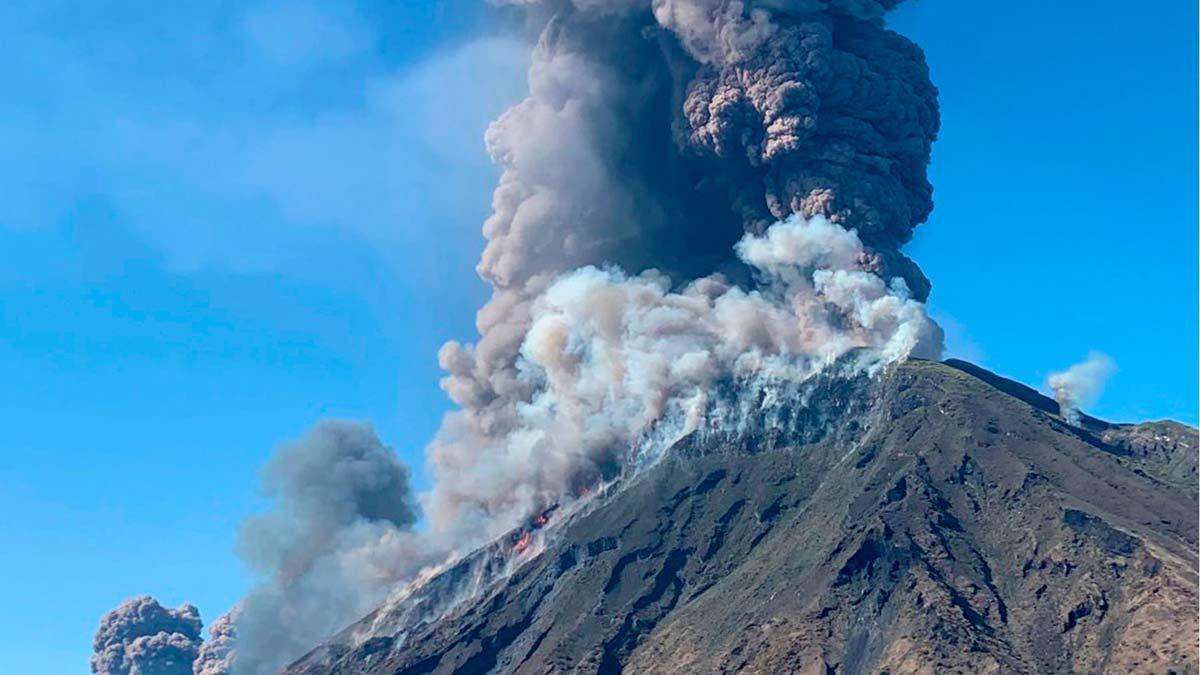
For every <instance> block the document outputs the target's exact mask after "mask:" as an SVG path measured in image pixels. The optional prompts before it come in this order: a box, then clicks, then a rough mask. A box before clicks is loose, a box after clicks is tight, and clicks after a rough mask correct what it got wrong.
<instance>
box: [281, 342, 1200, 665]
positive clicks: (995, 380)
mask: <svg viewBox="0 0 1200 675" xmlns="http://www.w3.org/2000/svg"><path fill="white" fill-rule="evenodd" d="M806 396H807V405H803V406H801V405H799V404H798V403H797V404H789V405H787V406H786V410H785V414H786V416H787V420H788V421H787V423H786V424H782V425H764V426H762V427H756V428H754V429H749V430H744V431H739V432H728V431H721V430H709V431H705V432H697V433H694V434H692V435H691V436H689V437H687V438H685V439H683V440H682V441H680V442H679V443H678V444H677V445H676V447H674V448H673V449H672V451H671V452H670V453H669V454H668V456H667V457H666V458H664V459H663V460H662V461H661V462H660V463H659V464H658V465H656V466H655V467H653V468H651V469H649V470H647V471H645V472H643V473H642V474H641V475H639V476H638V477H637V478H636V479H634V480H632V481H630V482H629V484H628V485H625V486H623V488H622V489H619V490H612V491H611V492H610V493H609V494H605V495H601V496H597V497H595V498H594V499H593V500H591V503H590V504H589V505H588V507H587V508H585V509H582V510H580V511H578V512H577V513H574V514H571V515H567V514H563V515H562V516H561V518H560V519H559V521H558V522H553V523H552V527H550V528H547V529H546V532H545V547H544V549H543V550H541V551H540V553H537V554H536V555H535V554H533V553H530V554H528V555H519V554H517V553H514V552H513V542H514V541H519V537H520V534H515V535H514V539H510V540H506V541H504V542H499V543H497V544H496V545H494V546H492V547H490V548H488V549H485V550H484V551H480V552H478V553H477V554H475V555H474V556H471V557H469V558H468V559H466V560H464V561H462V562H461V563H459V564H458V565H457V566H455V567H453V568H451V569H450V570H447V571H446V572H444V573H442V574H441V575H440V576H438V577H435V578H434V579H432V580H430V581H429V582H428V583H427V584H425V586H423V587H422V588H421V589H420V590H418V591H417V592H415V593H414V594H413V596H412V597H409V598H407V599H406V600H403V601H396V602H393V603H391V604H390V605H388V606H386V607H384V608H381V610H380V611H378V612H376V613H375V614H373V615H372V616H369V617H367V618H365V619H364V620H363V621H362V622H360V623H359V624H356V625H355V626H351V627H350V628H348V629H347V630H346V631H344V632H343V633H342V634H340V635H339V636H337V637H335V638H334V639H333V640H332V641H331V642H330V643H329V644H327V645H325V646H323V647H321V648H319V649H317V650H315V651H314V652H312V653H311V654H309V655H308V656H306V657H305V658H304V659H302V660H301V661H299V662H298V663H296V664H294V665H293V666H292V667H291V668H289V669H288V671H287V672H288V673H291V674H295V675H298V674H301V673H337V674H345V675H349V674H355V675H365V674H368V673H369V674H382V673H388V674H393V673H395V674H400V673H404V674H416V673H486V672H504V673H509V672H512V673H557V672H573V673H600V674H611V673H620V672H627V673H678V672H693V673H731V672H742V673H789V672H792V673H816V674H821V675H827V674H830V673H837V674H838V675H843V674H848V673H868V672H870V673H882V672H887V673H890V674H891V675H899V674H900V673H935V672H936V673H953V672H972V673H974V672H995V673H1064V672H1092V673H1132V672H1154V673H1165V672H1172V671H1173V672H1176V673H1196V672H1197V670H1198V668H1197V661H1196V634H1197V622H1196V616H1197V575H1196V565H1197V556H1196V547H1197V496H1196V487H1195V483H1196V447H1197V444H1196V431H1195V430H1194V429H1190V428H1188V427H1185V426H1183V425H1178V424H1175V423H1152V424H1144V425H1112V424H1108V423H1106V422H1102V421H1100V420H1096V419H1094V418H1087V417H1085V418H1084V420H1083V426H1082V428H1077V427H1071V426H1069V425H1067V424H1066V423H1065V422H1064V421H1063V420H1062V419H1061V418H1060V417H1059V416H1058V415H1057V412H1058V410H1057V406H1056V404H1054V402H1053V401H1052V400H1050V399H1047V398H1045V397H1044V396H1041V395H1040V394H1038V393H1037V392H1034V391H1033V390H1032V389H1029V388H1027V387H1024V386H1023V385H1020V384H1018V383H1015V382H1011V381H1008V380H1004V379H1003V378H999V377H998V376H995V375H993V374H991V373H988V372H987V371H984V370H982V369H979V368H977V367H975V366H971V365H970V364H965V363H962V362H955V361H951V362H947V363H945V364H939V363H934V362H928V361H910V362H908V363H905V364H902V365H900V366H897V367H895V368H893V369H892V370H890V371H889V372H887V373H884V374H882V375H881V376H878V377H876V378H874V379H869V378H866V377H858V378H855V379H851V380H846V379H837V378H824V379H821V380H820V381H818V382H816V383H815V384H813V386H812V389H811V390H809V391H807V392H806ZM763 429H767V430H763ZM557 516H558V514H551V516H550V517H551V518H552V519H553V518H556V517H557ZM504 569H512V572H511V574H507V575H506V574H500V573H498V572H499V571H500V570H504ZM492 578H499V579H501V580H500V581H496V582H493V583H491V584H488V583H486V580H487V579H492ZM479 579H483V580H485V583H484V584H483V590H482V591H480V592H479V593H475V594H472V595H470V596H469V597H470V598H471V599H470V600H468V601H467V602H461V603H456V601H455V598H457V597H462V594H463V593H464V592H465V591H464V589H468V588H471V587H472V584H473V583H475V582H476V581H477V580H479ZM447 608H449V609H448V611H447ZM442 613H444V616H441V617H440V618H438V617H439V615H441V614H442Z"/></svg>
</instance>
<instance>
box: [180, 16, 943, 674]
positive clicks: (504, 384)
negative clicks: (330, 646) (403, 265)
mask: <svg viewBox="0 0 1200 675" xmlns="http://www.w3.org/2000/svg"><path fill="white" fill-rule="evenodd" d="M500 3H501V4H505V5H509V6H510V8H513V7H515V11H518V12H521V13H523V14H524V16H525V17H526V19H527V21H526V25H527V26H528V27H529V29H530V30H531V31H532V32H533V34H534V35H536V46H535V48H534V53H533V58H532V62H531V66H530V70H529V74H528V84H529V95H528V98H526V99H525V100H524V101H522V102H520V103H519V104H517V105H516V106H514V107H513V108H511V109H510V110H508V111H507V112H506V113H505V114H504V115H503V116H502V117H501V118H500V119H499V120H497V121H496V122H495V123H494V124H493V125H492V126H491V128H490V129H489V130H488V132H487V134H486V139H485V140H486V144H487V148H488V150H489V152H490V153H491V155H492V157H493V158H494V160H495V161H496V162H497V163H498V164H499V165H500V167H501V169H502V173H501V178H500V184H499V186H498V187H497V188H496V190H495V193H494V195H493V212H492V214H491V215H490V217H488V219H487V220H486V222H485V223H484V227H483V229H484V235H485V237H486V239H487V245H486V247H485V249H484V251H483V254H482V257H481V259H480V262H479V265H478V272H479V274H480V275H481V276H482V277H483V278H484V280H486V281H487V282H488V283H489V284H491V286H492V296H491V299H490V300H489V301H488V302H487V304H486V305H485V306H484V307H483V308H482V309H481V310H480V311H479V314H478V316H477V327H478V329H479V333H480V335H479V339H478V340H477V341H476V342H475V343H474V344H471V345H464V344H460V343H457V342H451V343H448V344H446V345H445V346H444V347H443V348H442V350H441V351H440V353H439V354H438V358H439V362H440V363H441V365H442V366H443V368H444V369H445V370H446V372H447V375H446V377H445V378H444V379H443V382H442V385H443V388H444V389H445V391H446V392H447V394H448V395H449V397H450V398H451V399H452V400H453V401H454V402H455V403H456V404H458V406H459V409H458V410H456V411H454V412H452V413H451V414H449V415H447V417H446V419H445V420H444V422H443V425H442V427H441V429H440V431H439V433H438V434H437V436H436V438H435V439H434V440H433V441H432V442H431V444H430V446H429V447H428V449H427V461H428V464H429V468H430V472H431V475H432V478H433V487H432V488H431V490H430V491H429V492H428V493H426V494H424V495H421V496H420V497H419V502H420V503H421V505H422V506H423V507H424V512H425V515H426V516H427V517H428V527H427V529H425V530H423V531H421V532H419V533H418V532H414V531H413V530H412V529H411V527H412V525H413V523H414V521H415V520H416V518H417V511H416V507H415V506H414V500H413V498H412V496H411V495H410V493H409V484H408V474H407V472H406V471H405V470H404V468H403V467H402V466H400V465H399V464H398V463H397V462H396V460H395V457H394V456H393V455H392V453H391V452H390V451H389V450H387V449H386V448H385V447H384V446H383V445H382V444H381V443H380V442H379V441H378V439H376V438H375V436H374V434H373V433H372V432H371V431H370V429H369V428H367V427H365V426H362V425H352V424H346V423H326V424H323V425H319V426H318V427H317V428H316V429H315V430H314V431H313V432H312V434H311V435H310V436H309V437H308V438H306V439H305V440H303V441H301V442H300V443H297V444H294V445H291V446H287V447H285V448H283V449H282V450H281V451H280V453H279V455H278V456H277V457H276V459H275V460H273V461H272V463H271V465H270V466H269V467H268V469H267V473H266V478H265V484H266V488H267V492H268V494H269V495H270V496H271V497H272V498H273V499H275V500H276V502H277V506H276V509H275V510H274V511H272V512H271V513H269V514H267V515H266V516H263V517H260V518H256V519H253V520H252V521H251V522H250V523H248V524H247V526H246V528H245V530H244V532H243V533H242V538H241V551H242V553H243V555H244V557H245V558H246V560H247V561H248V562H249V563H250V564H251V566H252V567H253V568H254V569H255V570H257V571H258V572H260V573H261V574H263V575H264V577H265V578H266V579H267V580H266V581H265V582H264V583H263V584H262V585H261V586H259V587H258V588H256V589H255V590H254V591H252V592H251V593H250V594H249V596H248V597H247V598H245V599H244V601H243V602H242V604H241V607H240V613H239V614H238V615H237V616H236V617H235V618H234V619H232V624H231V625H226V624H222V627H221V631H220V632H219V633H218V632H217V631H216V629H215V628H214V638H213V640H212V643H210V645H209V646H208V647H206V648H205V650H204V658H203V659H202V660H201V661H199V662H197V664H196V668H197V671H196V672H197V673H202V674H203V675H216V674H217V673H222V672H226V671H228V672H230V673H232V674H233V675H260V674H261V673H269V672H273V669H274V668H275V667H277V666H279V665H282V664H283V663H285V662H286V661H287V660H289V659H290V658H292V657H295V656H299V655H300V654H302V653H303V652H305V651H306V650H307V649H309V648H311V647H312V646H314V645H315V644H316V643H317V642H319V641H320V640H321V639H322V638H324V637H326V636H327V635H329V633H330V632H332V631H333V630H335V629H337V628H339V627H340V626H341V625H343V624H344V623H345V622H347V621H349V620H350V619H353V618H355V617H356V616H357V615H359V614H361V613H363V612H364V611H366V610H367V609H368V608H370V607H371V606H372V605H373V604H374V603H376V602H378V600H379V599H380V598H381V596H382V595H383V594H385V593H387V592H388V590H389V589H390V588H394V587H396V586H397V585H398V584H401V583H402V582H404V581H405V580H408V579H412V578H413V576H414V575H416V574H417V573H418V572H419V571H421V570H422V569H423V568H426V570H427V566H428V565H431V564H435V563H439V562H442V561H444V560H445V559H446V558H447V557H453V556H454V555H457V554H462V553H465V552H467V551H469V550H470V549H471V548H473V547H475V546H479V545H481V544H483V543H485V542H487V541H489V540H491V539H493V538H495V537H497V536H498V535H500V534H502V533H504V532H506V531H508V530H509V529H510V528H512V527H514V526H516V525H518V524H519V523H521V522H523V521H524V520H526V519H528V518H529V517H530V516H531V515H532V514H535V513H536V514H540V513H542V512H543V511H542V510H543V509H546V508H547V507H549V506H551V505H553V504H555V503H558V502H561V501H563V500H565V499H570V498H571V497H572V495H576V494H580V493H583V492H585V491H586V489H587V488H589V487H591V486H594V485H595V484H596V483H598V482H600V481H607V480H609V479H613V478H616V477H619V476H621V475H624V474H627V473H629V472H631V471H632V469H631V467H635V466H643V465H644V464H645V463H646V461H644V460H647V459H649V460H651V461H652V459H653V457H654V456H655V455H656V453H661V452H662V451H663V450H664V449H665V448H667V447H669V445H670V444H671V442H672V441H674V440H675V439H677V438H678V437H679V436H681V435H683V434H686V433H688V432H689V431H691V430H692V429H695V428H697V426H698V425H699V424H700V423H701V422H702V421H703V420H702V419H701V418H702V417H703V416H704V415H705V411H706V410H711V409H713V407H712V406H711V405H710V404H712V403H714V402H713V401H710V400H709V397H711V396H714V395H715V393H714V392H716V391H726V392H728V391H730V388H729V387H721V386H718V385H719V384H721V383H723V382H729V381H738V382H740V383H745V384H746V386H748V387H751V388H753V387H754V386H755V383H756V382H757V383H761V382H766V381H771V380H776V381H788V382H796V381H802V380H804V379H806V378H809V377H811V376H813V375H814V374H816V373H818V372H820V371H821V370H822V369H823V368H825V367H827V366H828V365H830V364H831V363H833V362H834V361H835V360H837V359H838V358H839V357H841V356H842V355H844V354H846V353H847V352H850V351H852V350H861V351H860V352H859V353H860V354H865V356H861V357H860V358H858V359H856V363H857V364H858V365H859V367H863V368H868V369H870V368H874V367H878V366H881V365H884V364H887V363H890V362H893V361H895V360H899V359H903V358H905V357H907V356H909V355H917V356H924V357H936V356H937V355H939V353H940V349H941V330H940V329H939V328H938V327H937V325H936V324H934V323H933V322H932V321H931V320H930V319H929V318H928V316H927V314H926V312H925V308H924V305H923V304H922V302H923V301H924V300H925V298H926V297H927V295H928V293H929V290H930V285H929V282H928V281H927V280H926V278H925V276H924V275H923V274H922V273H921V271H920V269H918V268H917V266H916V265H915V264H914V263H913V262H912V261H911V260H909V259H908V258H907V257H905V256H904V254H903V253H901V251H900V248H901V246H902V245H903V244H904V243H906V242H907V241H908V240H909V239H910V238H911V236H912V232H913V229H914V227H915V226H916V225H918V224H919V223H921V222H923V221H924V220H925V219H926V218H927V216H928V215H929V213H930V210H931V208H932V188H931V187H930V185H929V182H928V180H927V177H926V165H927V164H928V161H929V154H930V148H931V145H932V143H933V141H934V138H935V136H936V134H937V130H938V124H939V121H938V107H937V91H936V89H935V88H934V87H933V85H932V84H931V82H930V80H929V74H928V68H927V67H926V64H925V61H924V57H923V55H922V53H921V51H920V49H919V48H917V47H916V46H915V45H914V44H913V43H911V42H910V41H908V40H907V39H905V38H903V37H901V36H900V35H897V34H896V33H894V32H892V31H890V30H888V29H887V28H886V27H885V25H884V21H883V15H884V13H885V11H886V10H888V9H890V8H892V7H893V6H894V5H896V4H897V3H898V0H500ZM463 86H469V84H467V83H464V85H463ZM750 393H751V394H753V393H754V392H750ZM735 395H736V394H735ZM724 409H726V410H733V409H739V407H738V406H736V405H734V406H724ZM427 573H428V571H427ZM235 626H236V633H235V632H234V630H233V628H234V627H235ZM218 636H219V637H218ZM218 640H219V643H218ZM230 643H232V644H233V645H234V646H235V648H236V649H235V650H234V651H232V652H231V651H230V650H229V649H228V645H229V644H230ZM213 664H215V665H213ZM230 664H232V668H230ZM210 665H211V668H210V667H209V666H210Z"/></svg>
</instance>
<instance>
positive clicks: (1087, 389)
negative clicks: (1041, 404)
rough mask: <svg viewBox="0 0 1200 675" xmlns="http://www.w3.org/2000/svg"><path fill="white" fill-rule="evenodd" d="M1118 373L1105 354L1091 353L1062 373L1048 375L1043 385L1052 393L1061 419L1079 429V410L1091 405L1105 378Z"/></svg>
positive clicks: (1114, 364) (1102, 387)
mask: <svg viewBox="0 0 1200 675" xmlns="http://www.w3.org/2000/svg"><path fill="white" fill-rule="evenodd" d="M1116 372H1117V364H1116V363H1115V362H1113V360H1112V358H1110V357H1109V356H1108V355H1107V354H1102V353H1100V352H1091V353H1089V354H1088V356H1087V358H1086V359H1084V360H1083V361H1081V362H1079V363H1076V364H1075V365H1073V366H1071V367H1070V368H1067V369H1066V370H1064V371H1061V372H1057V373H1051V374H1050V376H1049V377H1048V378H1046V386H1048V387H1049V388H1050V391H1051V392H1052V393H1053V394H1054V400H1055V401H1057V402H1058V408H1059V411H1060V412H1061V414H1062V416H1063V419H1065V420H1067V422H1068V423H1070V424H1072V425H1075V426H1079V422H1080V417H1079V415H1080V409H1081V408H1084V407H1086V406H1090V405H1092V404H1094V403H1095V402H1096V401H1097V400H1098V399H1099V398H1100V394H1101V393H1103V391H1104V385H1105V383H1107V382H1108V378H1110V377H1112V376H1113V374H1114V373H1116Z"/></svg>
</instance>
